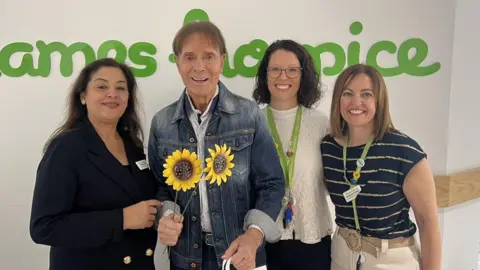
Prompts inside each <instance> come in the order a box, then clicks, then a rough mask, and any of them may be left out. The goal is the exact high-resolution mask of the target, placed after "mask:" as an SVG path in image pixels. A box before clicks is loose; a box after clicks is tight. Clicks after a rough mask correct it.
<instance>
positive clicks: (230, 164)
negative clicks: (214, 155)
mask: <svg viewBox="0 0 480 270" xmlns="http://www.w3.org/2000/svg"><path fill="white" fill-rule="evenodd" d="M233 167H235V164H233V163H232V162H229V163H228V165H227V168H229V169H231V168H233Z"/></svg>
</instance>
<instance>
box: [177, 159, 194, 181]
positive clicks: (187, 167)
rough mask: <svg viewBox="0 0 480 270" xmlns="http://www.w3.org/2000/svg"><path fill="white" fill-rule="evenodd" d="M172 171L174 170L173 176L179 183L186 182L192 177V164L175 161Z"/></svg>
mask: <svg viewBox="0 0 480 270" xmlns="http://www.w3.org/2000/svg"><path fill="white" fill-rule="evenodd" d="M173 169H174V170H175V176H176V177H177V178H178V179H179V180H181V181H185V180H188V179H190V178H191V177H192V175H193V166H192V163H190V162H189V161H187V160H179V161H177V163H176V164H175V166H174V167H173Z"/></svg>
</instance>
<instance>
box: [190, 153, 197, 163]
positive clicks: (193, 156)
mask: <svg viewBox="0 0 480 270" xmlns="http://www.w3.org/2000/svg"><path fill="white" fill-rule="evenodd" d="M190 158H191V160H192V161H193V160H196V159H197V153H195V152H192V153H190Z"/></svg>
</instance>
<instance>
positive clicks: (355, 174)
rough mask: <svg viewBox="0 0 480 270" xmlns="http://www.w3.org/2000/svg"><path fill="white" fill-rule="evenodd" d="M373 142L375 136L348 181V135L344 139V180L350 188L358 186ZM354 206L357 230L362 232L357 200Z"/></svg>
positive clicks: (369, 140) (371, 137)
mask: <svg viewBox="0 0 480 270" xmlns="http://www.w3.org/2000/svg"><path fill="white" fill-rule="evenodd" d="M372 142H373V135H371V136H370V138H368V141H367V144H366V145H365V147H364V148H363V152H362V155H361V156H360V159H358V160H357V169H356V170H355V172H353V178H352V179H351V180H348V178H347V145H348V135H347V136H345V137H344V139H343V178H344V179H345V181H347V184H348V185H349V186H350V188H353V187H354V186H355V185H356V184H357V181H358V179H359V178H360V171H361V170H362V168H363V166H365V158H366V157H367V153H368V150H369V149H370V146H371V145H372ZM352 206H353V215H354V217H355V228H356V229H357V231H360V222H359V220H358V213H357V203H356V201H355V199H353V200H352Z"/></svg>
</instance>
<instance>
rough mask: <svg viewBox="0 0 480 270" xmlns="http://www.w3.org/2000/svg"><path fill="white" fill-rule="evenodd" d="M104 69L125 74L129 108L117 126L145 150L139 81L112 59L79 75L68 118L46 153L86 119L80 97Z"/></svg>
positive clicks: (71, 94)
mask: <svg viewBox="0 0 480 270" xmlns="http://www.w3.org/2000/svg"><path fill="white" fill-rule="evenodd" d="M102 67H114V68H118V69H120V70H121V71H122V72H123V75H124V76H125V79H126V80H127V87H128V93H129V97H128V104H127V108H126V110H125V112H124V114H123V115H122V116H121V117H120V120H119V122H118V124H117V130H118V131H119V133H120V134H122V135H124V136H125V135H126V136H127V137H128V139H130V140H131V141H132V142H133V143H134V144H135V146H137V147H139V148H142V149H143V130H142V127H141V125H140V120H139V117H138V112H137V109H138V106H139V105H138V100H137V95H136V92H137V81H136V79H135V76H134V75H133V73H132V71H131V69H130V68H129V67H128V66H127V65H125V64H123V63H118V62H117V61H115V60H114V59H111V58H103V59H99V60H96V61H94V62H92V63H90V64H88V65H86V66H85V67H84V68H83V69H82V71H81V72H80V74H79V75H78V77H77V79H76V80H75V82H74V83H73V85H72V88H71V90H70V94H69V96H68V103H67V111H68V112H67V115H66V118H65V120H64V122H63V124H61V125H60V127H59V128H57V129H56V130H55V131H54V132H53V134H52V135H51V136H50V138H49V139H48V141H47V142H46V143H45V146H44V148H43V150H44V151H46V149H47V148H48V145H49V144H50V143H51V141H52V140H53V139H55V138H56V137H57V136H58V135H59V134H60V133H62V132H65V131H69V130H72V129H74V128H76V127H77V125H78V124H79V123H80V122H81V121H82V120H84V119H86V117H87V108H86V106H84V105H82V103H81V101H80V95H81V94H82V93H83V92H85V91H86V90H87V85H88V82H89V81H90V80H91V78H92V75H93V74H94V73H95V72H97V71H98V70H99V69H101V68H102Z"/></svg>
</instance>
